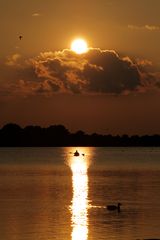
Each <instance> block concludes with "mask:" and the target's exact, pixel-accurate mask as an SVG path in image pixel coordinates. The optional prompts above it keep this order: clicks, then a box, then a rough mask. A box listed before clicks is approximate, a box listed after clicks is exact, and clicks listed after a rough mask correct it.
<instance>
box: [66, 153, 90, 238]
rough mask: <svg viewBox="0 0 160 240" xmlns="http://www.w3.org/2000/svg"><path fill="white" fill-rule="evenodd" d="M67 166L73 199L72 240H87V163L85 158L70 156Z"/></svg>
mask: <svg viewBox="0 0 160 240" xmlns="http://www.w3.org/2000/svg"><path fill="white" fill-rule="evenodd" d="M69 166H70V168H71V170H72V188H73V198H72V205H71V208H70V209H71V213H72V219H71V220H72V240H87V239H88V207H89V203H88V176H87V169H88V166H89V161H87V157H86V155H85V156H82V154H80V156H78V157H76V156H71V157H70V159H69Z"/></svg>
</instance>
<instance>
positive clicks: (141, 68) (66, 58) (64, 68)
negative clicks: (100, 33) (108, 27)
mask: <svg viewBox="0 0 160 240" xmlns="http://www.w3.org/2000/svg"><path fill="white" fill-rule="evenodd" d="M5 68H7V72H8V73H10V74H9V77H10V79H7V84H8V85H9V84H10V86H12V88H11V91H12V92H16V94H18V93H19V94H22V95H23V94H24V95H28V94H45V95H50V94H53V93H59V92H61V93H62V92H66V93H79V94H80V93H84V94H112V95H114V94H115V95H117V94H129V93H131V92H137V91H142V89H143V91H145V89H148V88H149V87H151V86H153V85H154V87H157V88H159V74H157V73H155V72H154V73H153V72H150V70H151V68H152V63H151V62H150V61H148V60H135V61H132V60H131V59H130V58H129V57H125V58H124V57H120V56H119V55H118V54H117V53H116V52H115V51H109V50H101V49H95V48H94V49H89V51H88V52H87V53H85V54H81V55H78V54H76V53H74V52H72V51H71V50H67V49H66V50H63V51H58V52H44V53H41V54H40V55H39V56H38V57H36V58H33V59H29V60H24V59H21V56H20V55H18V54H14V55H13V56H11V57H9V58H8V59H7V61H6V64H5Z"/></svg>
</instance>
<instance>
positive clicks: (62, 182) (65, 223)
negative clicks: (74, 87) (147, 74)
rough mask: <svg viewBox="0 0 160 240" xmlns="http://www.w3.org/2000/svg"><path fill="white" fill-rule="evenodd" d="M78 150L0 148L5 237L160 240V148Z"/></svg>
mask: <svg viewBox="0 0 160 240" xmlns="http://www.w3.org/2000/svg"><path fill="white" fill-rule="evenodd" d="M75 150H76V149H75V148H0V239H1V240H53V239H54V240H56V239H57V240H103V239H105V240H121V239H125V240H130V239H134V240H137V239H160V228H159V226H160V148H78V151H79V152H80V156H79V157H74V156H73V154H72V153H73V152H74V151H75ZM82 153H85V156H83V155H82ZM118 202H121V203H122V206H121V212H120V213H118V212H117V211H115V212H108V211H107V209H106V205H107V204H117V203H118Z"/></svg>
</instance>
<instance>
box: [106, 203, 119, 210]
mask: <svg viewBox="0 0 160 240" xmlns="http://www.w3.org/2000/svg"><path fill="white" fill-rule="evenodd" d="M121 205H122V204H121V203H118V204H117V206H116V205H107V210H108V211H115V210H117V211H118V212H120V206H121Z"/></svg>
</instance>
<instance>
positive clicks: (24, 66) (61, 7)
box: [0, 0, 160, 135]
mask: <svg viewBox="0 0 160 240" xmlns="http://www.w3.org/2000/svg"><path fill="white" fill-rule="evenodd" d="M159 10H160V1H159V0H140V1H139V0H135V1H133V0H99V1H98V0H87V1H86V0H77V1H75V0H74V1H73V0H70V1H66V0H54V1H53V0H45V1H44V0H34V1H33V0H23V1H22V0H14V1H11V0H0V16H1V21H0V32H1V44H0V127H2V126H3V125H4V124H6V123H9V122H14V123H17V124H19V125H21V126H22V127H24V126H26V125H31V124H32V125H41V126H49V125H54V124H63V125H65V126H66V127H67V128H68V129H69V130H70V131H72V132H74V131H77V130H79V129H81V130H84V131H86V132H88V133H92V132H97V133H104V134H108V133H111V134H114V135H116V134H120V135H121V134H129V135H133V134H139V135H143V134H156V133H157V134H160V124H159V123H160V17H159ZM19 36H22V39H21V40H20V39H19ZM76 38H82V39H85V40H86V42H87V43H88V47H89V49H88V51H87V52H86V53H83V54H76V53H75V52H73V51H72V50H71V49H70V45H71V42H72V41H73V40H74V39H76Z"/></svg>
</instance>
